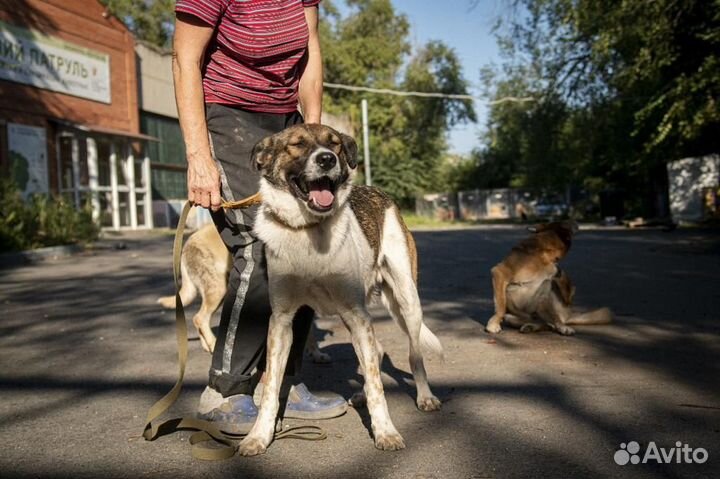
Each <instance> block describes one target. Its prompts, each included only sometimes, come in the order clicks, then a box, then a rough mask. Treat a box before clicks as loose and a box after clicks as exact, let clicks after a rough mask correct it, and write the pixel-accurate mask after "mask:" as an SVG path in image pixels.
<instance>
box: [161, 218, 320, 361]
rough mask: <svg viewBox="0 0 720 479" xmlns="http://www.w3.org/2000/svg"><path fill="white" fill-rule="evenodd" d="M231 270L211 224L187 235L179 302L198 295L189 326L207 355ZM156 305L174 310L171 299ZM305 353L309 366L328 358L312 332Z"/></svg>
mask: <svg viewBox="0 0 720 479" xmlns="http://www.w3.org/2000/svg"><path fill="white" fill-rule="evenodd" d="M231 266H232V256H231V255H230V253H229V252H228V250H227V247H225V243H223V241H222V238H220V234H219V233H218V232H217V229H216V228H215V225H213V224H209V225H205V226H203V227H202V228H200V229H199V230H197V231H196V232H195V233H193V234H192V235H190V238H188V240H187V242H186V243H185V246H183V250H182V256H181V261H180V274H181V278H182V287H181V288H180V301H181V302H182V304H183V306H188V305H189V304H191V303H192V302H193V301H194V300H195V298H196V297H197V294H198V292H199V293H200V298H201V300H202V302H201V304H200V309H199V310H198V312H197V313H196V314H195V316H193V324H194V325H195V328H197V332H198V336H199V337H200V344H201V345H202V348H203V349H204V350H205V351H207V352H210V353H211V352H213V350H214V349H215V335H214V334H213V332H212V329H211V328H210V319H211V318H212V315H213V313H214V312H215V310H217V309H218V307H220V304H221V303H222V301H223V298H225V293H226V291H227V278H228V274H229V273H230V267H231ZM158 303H160V304H161V305H162V306H163V307H164V308H167V309H174V308H175V296H174V295H173V296H164V297H162V298H159V299H158ZM313 324H314V323H313ZM305 351H306V352H307V353H308V354H309V355H310V357H311V358H312V360H313V362H316V363H328V362H330V356H329V355H328V354H326V353H323V352H322V351H320V348H319V347H318V344H317V339H316V337H315V334H314V331H310V334H308V339H307V343H306V345H305Z"/></svg>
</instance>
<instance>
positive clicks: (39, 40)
mask: <svg viewBox="0 0 720 479" xmlns="http://www.w3.org/2000/svg"><path fill="white" fill-rule="evenodd" d="M0 79H2V80H9V81H14V82H17V83H24V84H26V85H33V86H36V87H38V88H43V89H46V90H52V91H56V92H60V93H66V94H68V95H74V96H78V97H82V98H88V99H90V100H95V101H99V102H103V103H110V57H109V56H108V55H106V54H104V53H100V52H96V51H93V50H89V49H87V48H84V47H81V46H78V45H75V44H72V43H68V42H66V41H64V40H60V39H58V38H54V37H49V36H46V35H43V34H41V33H38V32H36V31H31V30H26V29H24V28H20V27H17V26H15V25H9V24H7V23H4V22H0Z"/></svg>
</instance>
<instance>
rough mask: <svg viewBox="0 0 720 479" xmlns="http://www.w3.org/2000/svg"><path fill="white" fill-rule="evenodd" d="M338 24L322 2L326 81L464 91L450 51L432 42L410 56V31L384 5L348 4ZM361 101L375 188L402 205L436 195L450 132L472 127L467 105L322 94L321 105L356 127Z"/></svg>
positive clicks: (355, 0) (381, 1) (369, 1)
mask: <svg viewBox="0 0 720 479" xmlns="http://www.w3.org/2000/svg"><path fill="white" fill-rule="evenodd" d="M347 3H348V6H349V7H350V8H351V13H350V14H349V15H348V16H347V17H346V18H342V17H341V16H340V15H339V13H338V11H337V9H335V6H334V5H333V4H332V3H331V2H323V4H321V5H323V22H322V24H321V25H322V26H321V35H322V44H323V57H324V64H325V80H326V81H328V82H331V83H341V84H348V85H361V86H368V87H376V88H390V89H398V90H411V91H424V92H441V93H455V94H457V93H459V94H465V93H466V92H467V83H466V81H465V80H464V78H463V76H462V70H461V66H460V63H459V61H458V59H457V56H456V54H455V52H454V51H453V50H452V49H451V48H449V47H447V46H446V45H445V44H443V43H442V42H438V41H432V42H429V43H428V44H427V45H425V46H423V47H422V48H420V49H418V50H417V51H415V52H412V51H411V49H410V45H409V42H408V35H409V25H408V21H407V18H405V16H404V15H398V14H397V13H396V12H395V11H394V9H393V6H392V3H391V2H390V1H389V0H350V1H348V2H347ZM362 98H366V99H367V100H368V104H369V115H368V116H369V124H370V156H371V161H372V177H373V183H374V184H377V185H378V186H380V187H382V188H383V189H385V190H386V191H388V193H390V194H391V195H393V197H394V198H395V199H396V200H398V201H400V202H401V203H403V204H405V205H410V204H411V201H412V199H413V198H414V196H415V195H416V194H417V193H418V192H421V191H427V190H435V189H436V186H437V185H436V183H437V176H438V174H439V168H440V167H441V163H442V158H443V156H444V155H445V152H446V150H447V144H446V134H447V130H448V128H449V127H451V126H452V125H454V124H456V123H458V122H464V121H475V112H474V110H473V107H472V103H471V102H470V101H468V100H455V99H443V98H417V97H398V96H391V95H380V94H372V93H358V92H350V91H344V90H333V89H327V90H326V96H325V107H326V109H327V110H328V111H330V112H335V113H349V114H350V116H351V119H352V120H353V123H354V124H356V125H358V124H359V123H360V115H359V105H360V101H361V99H362Z"/></svg>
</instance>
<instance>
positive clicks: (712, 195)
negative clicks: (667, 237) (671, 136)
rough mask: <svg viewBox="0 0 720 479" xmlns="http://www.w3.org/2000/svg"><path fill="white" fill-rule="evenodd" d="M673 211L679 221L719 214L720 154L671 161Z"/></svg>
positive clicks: (701, 218) (669, 175)
mask: <svg viewBox="0 0 720 479" xmlns="http://www.w3.org/2000/svg"><path fill="white" fill-rule="evenodd" d="M667 173H668V184H669V188H668V190H669V191H668V193H669V195H670V214H671V215H672V218H673V220H674V221H676V222H679V223H698V222H701V221H704V220H709V219H713V218H718V217H719V216H720V213H718V206H717V205H718V203H717V192H718V190H720V155H718V154H714V155H707V156H700V157H696V158H684V159H682V160H677V161H671V162H670V163H668V164H667Z"/></svg>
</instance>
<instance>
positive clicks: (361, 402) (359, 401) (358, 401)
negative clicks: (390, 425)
mask: <svg viewBox="0 0 720 479" xmlns="http://www.w3.org/2000/svg"><path fill="white" fill-rule="evenodd" d="M348 402H349V403H350V405H351V406H352V407H354V408H355V409H359V408H363V407H365V405H366V404H367V398H366V397H365V393H364V392H357V393H355V394H353V395H352V397H351V398H350V400H349V401H348Z"/></svg>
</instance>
